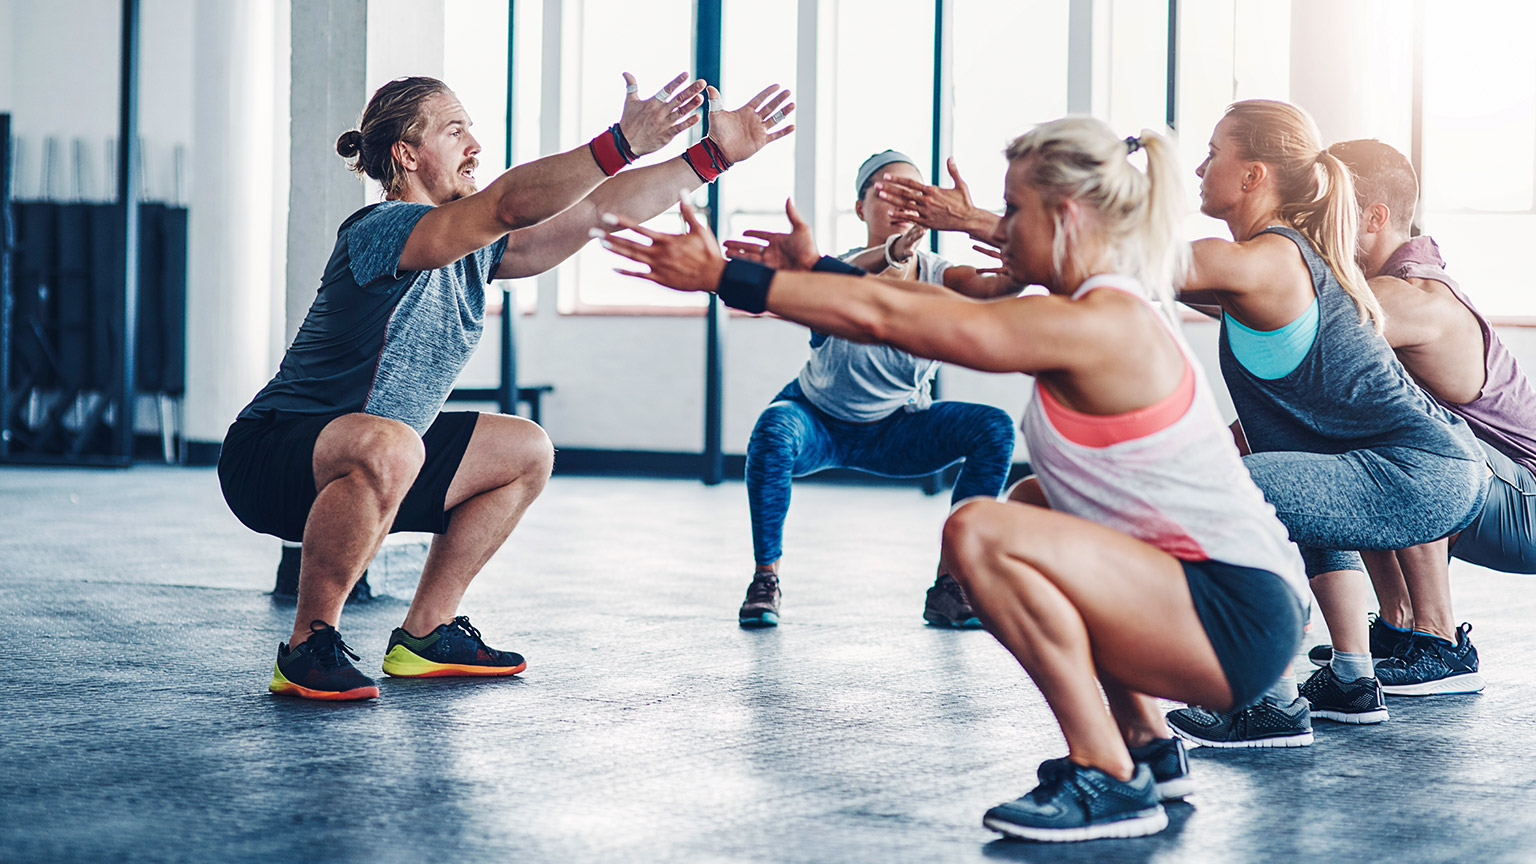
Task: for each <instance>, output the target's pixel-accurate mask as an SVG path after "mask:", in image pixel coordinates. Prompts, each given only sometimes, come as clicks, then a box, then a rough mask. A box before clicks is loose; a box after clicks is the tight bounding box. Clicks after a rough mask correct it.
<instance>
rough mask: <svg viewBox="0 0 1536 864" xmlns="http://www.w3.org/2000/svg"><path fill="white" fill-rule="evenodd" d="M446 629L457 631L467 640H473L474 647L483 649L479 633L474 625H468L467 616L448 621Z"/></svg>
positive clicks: (483, 643) (483, 644)
mask: <svg viewBox="0 0 1536 864" xmlns="http://www.w3.org/2000/svg"><path fill="white" fill-rule="evenodd" d="M448 629H449V630H458V631H459V632H461V633H463V634H464V635H466V636H468V637H469V638H471V639H473V640H475V644H476V645H478V646H480V647H482V648H483V647H485V640H484V639H482V638H480V631H479V630H477V629H475V625H473V624H471V623H469V616H468V615H460V616H459V617H457V618H455V619H453V620H452V621H449V622H448Z"/></svg>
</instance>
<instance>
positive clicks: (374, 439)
mask: <svg viewBox="0 0 1536 864" xmlns="http://www.w3.org/2000/svg"><path fill="white" fill-rule="evenodd" d="M342 419H343V420H347V421H351V422H348V423H347V424H346V426H344V427H339V428H336V429H335V430H334V432H335V434H334V435H333V436H330V440H322V441H317V442H316V446H315V477H316V481H317V486H323V485H325V483H328V482H329V481H330V480H336V479H340V478H341V477H343V476H348V477H353V478H356V479H358V480H361V481H362V482H363V483H366V484H367V485H368V487H369V488H371V489H372V490H374V491H375V492H376V493H377V494H378V495H379V497H380V498H382V499H384V500H387V501H391V502H399V501H400V500H402V499H404V498H405V494H406V492H408V491H410V488H411V484H413V483H415V482H416V475H418V474H419V473H421V466H422V463H423V462H424V461H425V460H426V448H425V447H424V445H423V444H422V442H421V437H420V436H419V435H417V434H416V431H415V430H414V429H412V428H411V427H409V426H407V425H406V424H404V423H401V422H400V421H398V420H387V419H385V418H382V417H376V418H368V419H366V420H361V419H359V420H354V419H353V418H342ZM337 422H341V421H337ZM334 425H335V424H333V426H334ZM332 431H333V429H332V427H331V426H327V427H326V429H325V432H322V433H321V435H322V438H325V437H326V436H327V433H331V432H332ZM327 477H328V479H326V481H325V482H320V481H321V479H322V478H327Z"/></svg>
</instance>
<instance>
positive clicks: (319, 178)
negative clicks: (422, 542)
mask: <svg viewBox="0 0 1536 864" xmlns="http://www.w3.org/2000/svg"><path fill="white" fill-rule="evenodd" d="M292 9H293V21H292V28H293V29H292V45H293V53H292V58H291V61H290V62H291V65H290V69H291V75H292V79H291V81H290V84H289V93H290V98H291V100H292V105H291V109H290V110H291V124H292V125H291V127H290V129H289V141H290V142H291V144H290V150H289V160H288V165H289V171H290V173H289V187H288V267H287V273H286V281H285V282H284V283H282V284H284V285H285V286H286V297H287V302H286V304H285V308H286V315H285V319H286V320H285V323H284V339H283V345H284V346H285V347H286V345H287V344H288V343H289V342H291V341H293V335H294V334H295V333H297V332H298V330H299V325H300V324H301V323H303V321H304V315H305V313H307V312H308V311H309V305H310V303H312V302H313V301H314V299H315V289H316V288H318V287H319V285H320V275H321V273H322V272H323V271H324V270H325V262H326V261H327V260H329V259H330V257H331V249H332V248H333V247H334V246H335V245H336V228H337V226H339V225H341V222H342V220H343V219H346V218H347V216H348V215H350V214H351V213H352V212H353V211H355V210H357V209H358V208H359V207H362V206H363V205H364V204H366V203H368V195H367V189H366V187H365V186H364V185H363V184H362V183H360V182H358V179H357V177H356V176H354V175H353V174H351V173H350V172H348V171H347V170H345V168H344V166H343V162H342V159H341V157H340V156H338V155H336V138H337V136H339V135H341V133H342V132H345V131H346V130H348V129H351V128H353V127H355V126H356V125H357V118H358V115H360V114H361V113H362V110H363V106H364V105H365V104H366V103H367V99H368V93H367V91H366V81H367V68H368V2H367V0H294V3H293V6H292ZM276 368H277V367H276V364H275V363H274V364H272V368H271V369H268V370H267V374H268V375H270V374H271V373H272V372H273V371H275V370H276ZM253 392H254V391H253Z"/></svg>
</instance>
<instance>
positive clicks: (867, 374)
mask: <svg viewBox="0 0 1536 864" xmlns="http://www.w3.org/2000/svg"><path fill="white" fill-rule="evenodd" d="M862 251H864V250H862V249H854V250H852V251H849V252H846V253H844V254H843V255H842V256H841V257H842V258H843V259H844V260H847V259H849V258H852V257H853V256H855V255H857V254H859V253H860V252H862ZM913 252H915V253H916V254H917V279H918V281H919V282H927V283H930V284H933V285H943V284H944V271H945V270H948V269H949V262H948V261H945V260H944V259H943V258H940V257H939V256H938V255H935V254H933V253H932V252H929V251H927V250H925V249H914V250H913ZM938 369H939V361H937V360H928V359H926V358H923V357H914V356H913V355H911V354H908V353H907V352H905V351H902V350H900V349H897V348H892V347H890V346H888V345H866V344H862V343H859V342H852V341H849V340H847V339H841V338H839V337H837V336H827V335H825V334H822V333H814V332H813V333H812V334H811V359H809V360H807V361H806V363H805V366H804V367H803V368H802V369H801V370H800V378H799V381H800V391H801V392H802V393H804V394H805V398H806V399H808V400H810V402H811V404H812V405H815V406H816V407H817V408H820V409H821V410H823V411H825V412H827V413H828V414H831V415H832V416H833V417H836V418H837V419H839V420H846V421H848V422H849V423H873V422H875V421H876V420H884V419H885V418H886V417H889V416H890V415H891V414H893V413H895V412H896V411H897V409H905V410H907V411H925V410H927V409H928V406H929V405H931V404H933V397H932V396H931V395H930V390H929V383H930V382H931V381H932V380H933V376H934V373H936V372H937V371H938Z"/></svg>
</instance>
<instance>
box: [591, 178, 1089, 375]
mask: <svg viewBox="0 0 1536 864" xmlns="http://www.w3.org/2000/svg"><path fill="white" fill-rule="evenodd" d="M683 218H684V221H685V223H686V224H687V229H688V230H687V232H686V233H684V234H681V235H672V234H665V233H660V232H656V231H650V230H648V229H646V228H643V227H641V226H640V225H638V224H637V223H633V222H628V221H625V220H620V222H619V224H618V225H617V226H616V228H619V229H631V230H634V231H635V232H637V233H639V234H640V235H642V236H643V237H645V238H646V239H648V240H650V243H649V244H645V243H640V242H636V241H633V240H629V239H626V238H623V237H619V236H614V235H610V236H609V237H608V238H607V239H606V240H605V241H604V245H605V246H607V247H608V248H609V249H612V250H613V251H614V252H617V253H618V254H620V255H622V256H624V257H626V258H629V259H631V260H633V261H636V262H639V263H642V264H645V265H647V266H648V267H649V268H650V269H649V271H648V272H640V271H620V272H621V273H625V274H626V275H631V276H638V277H640V278H643V279H648V280H650V281H652V282H656V283H657V284H660V285H666V286H668V287H670V288H675V289H678V290H683V291H712V290H714V289H715V288H716V286H717V285H718V284H719V281H720V275H721V273H723V272H724V270H725V265H726V261H725V258H724V257H722V256H721V254H720V249H719V246H718V245H717V244H716V243H715V240H714V236H713V235H712V234H710V232H709V229H708V228H707V227H706V226H704V225H703V224H702V223H701V222H699V221H698V218H697V216H696V215H695V214H694V212H693V208H692V207H689V206H688V205H687V204H686V203H685V204H684V205H683ZM933 287H937V286H933ZM941 290H942V289H941ZM768 311H770V312H774V313H776V314H778V315H780V316H782V317H784V318H788V319H789V320H791V321H796V322H799V323H801V324H804V325H806V326H807V327H810V328H811V329H813V330H816V331H817V332H821V333H828V334H831V335H835V336H841V337H843V338H846V339H851V340H854V341H857V342H877V343H882V344H886V345H891V346H894V347H896V348H900V349H902V350H903V351H908V352H910V353H913V354H917V355H919V356H922V357H931V358H933V359H936V360H944V361H947V362H951V363H958V364H960V365H962V366H968V367H970V368H973V369H979V370H981V371H985V372H1029V373H1034V372H1041V371H1051V370H1058V369H1062V368H1066V367H1067V366H1068V365H1069V364H1073V365H1075V364H1081V363H1083V362H1084V361H1085V357H1084V354H1085V352H1084V346H1085V345H1094V344H1107V343H1104V342H1103V340H1099V341H1095V340H1094V339H1093V338H1092V336H1091V335H1090V334H1087V333H1085V332H1084V328H1085V326H1087V325H1086V322H1087V321H1088V318H1087V316H1085V315H1084V314H1083V313H1082V312H1081V311H1080V310H1079V309H1078V308H1076V306H1075V304H1073V303H1072V302H1071V301H1069V300H1065V299H1063V298H1059V297H1018V298H1014V299H1011V300H1000V301H997V302H994V303H980V302H977V301H974V300H971V299H968V298H964V297H960V296H958V295H956V294H954V293H952V292H948V291H944V292H943V293H937V292H933V291H921V292H918V291H911V290H907V289H906V287H905V286H902V287H897V286H894V285H891V284H888V283H887V282H886V281H885V280H882V279H869V278H861V277H857V276H843V275H837V274H828V273H815V272H804V271H790V272H781V273H778V274H776V275H775V277H774V279H773V283H772V288H771V290H770V291H769V292H768Z"/></svg>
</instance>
